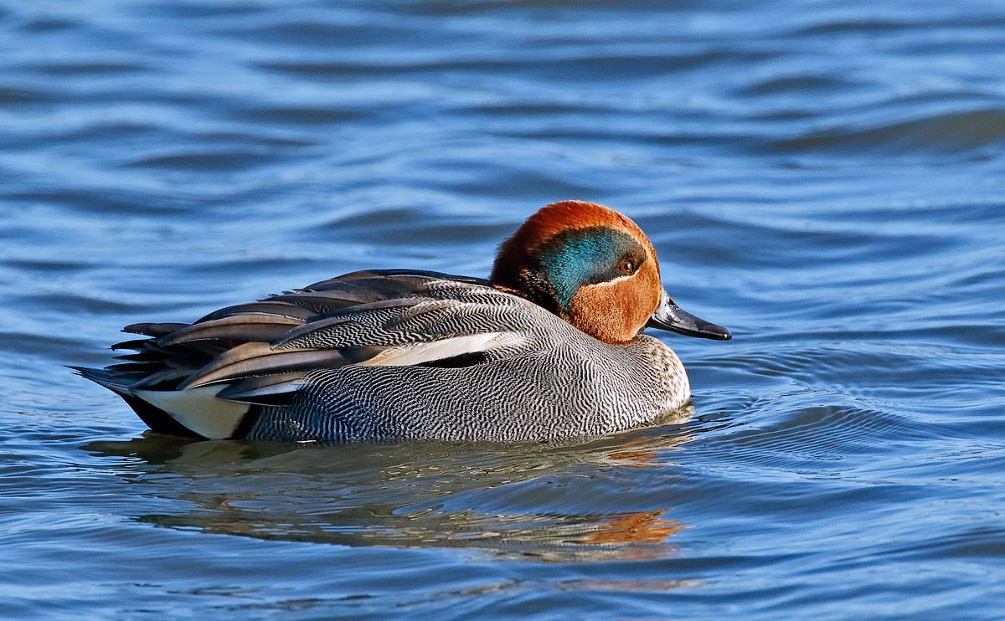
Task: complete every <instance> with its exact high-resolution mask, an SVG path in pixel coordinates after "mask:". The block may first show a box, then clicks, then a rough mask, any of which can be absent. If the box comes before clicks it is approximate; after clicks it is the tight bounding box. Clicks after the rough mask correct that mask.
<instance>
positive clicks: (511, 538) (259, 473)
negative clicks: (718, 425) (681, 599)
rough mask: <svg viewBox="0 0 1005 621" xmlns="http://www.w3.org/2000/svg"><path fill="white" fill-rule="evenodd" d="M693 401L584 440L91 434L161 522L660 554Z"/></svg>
mask: <svg viewBox="0 0 1005 621" xmlns="http://www.w3.org/2000/svg"><path fill="white" fill-rule="evenodd" d="M690 414H691V410H690V408H688V411H687V412H684V413H683V415H681V414H680V413H678V415H677V417H675V418H674V419H673V421H670V422H667V421H663V423H662V424H661V425H660V426H657V427H649V428H645V429H637V430H634V431H632V432H630V433H626V434H621V435H618V436H612V437H606V438H603V439H599V440H594V441H589V442H580V443H578V444H575V443H566V444H554V443H550V444H533V445H530V444H522V445H495V444H457V443H433V442H423V443H414V444H395V445H377V444H349V445H339V446H316V445H306V446H304V445H300V446H298V445H290V444H272V443H262V442H238V441H218V442H189V441H185V440H180V439H177V438H171V437H167V436H159V435H156V434H149V435H146V436H144V437H141V438H137V439H135V440H132V441H129V442H96V443H93V444H89V445H87V446H85V447H83V448H84V449H86V450H89V451H92V452H94V453H95V454H97V455H100V456H104V457H108V458H118V459H120V460H122V467H121V469H120V470H118V472H119V473H120V474H121V476H122V478H123V479H124V480H125V481H126V482H127V483H128V484H136V489H135V490H133V494H134V495H137V496H138V498H137V503H136V507H137V514H136V515H134V516H133V518H134V519H136V520H138V521H142V522H148V523H151V524H155V525H158V526H162V527H169V528H179V529H198V530H201V531H203V532H207V533H223V534H229V535H240V536H247V537H255V538H259V539H282V540H288V541H305V542H316V543H330V544H341V545H349V546H395V547H451V548H468V549H476V550H482V551H487V552H489V553H492V554H495V555H497V556H503V557H506V556H512V557H517V558H521V559H527V558H537V559H540V560H546V561H568V560H578V561H584V560H585V561H589V560H616V559H638V558H660V557H665V556H667V555H671V554H673V552H674V548H673V546H672V545H671V543H670V539H671V538H672V537H673V536H674V535H675V534H676V533H678V532H679V531H680V530H681V529H683V528H684V527H685V526H684V525H683V524H681V523H680V522H678V521H677V520H674V519H672V518H671V517H669V512H670V508H669V506H667V505H668V504H669V502H670V501H672V497H673V486H674V476H675V472H674V464H673V462H672V461H671V457H672V455H673V454H674V453H675V452H676V451H678V450H679V449H678V448H677V447H679V446H680V445H682V444H684V443H686V442H687V441H689V440H690V439H691V437H692V436H691V435H690V434H689V433H688V428H687V426H686V425H684V424H682V423H681V421H682V420H685V419H686V418H689V417H690ZM164 500H168V501H170V502H169V504H168V505H166V506H167V509H165V504H164V502H163V501H164ZM654 504H655V506H654ZM660 505H663V506H660ZM155 507H156V511H157V512H152V511H150V512H148V510H153V509H154V508H155Z"/></svg>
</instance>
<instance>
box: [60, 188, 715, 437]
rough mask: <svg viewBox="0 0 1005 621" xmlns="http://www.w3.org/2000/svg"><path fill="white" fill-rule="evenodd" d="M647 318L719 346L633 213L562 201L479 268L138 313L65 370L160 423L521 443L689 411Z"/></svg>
mask: <svg viewBox="0 0 1005 621" xmlns="http://www.w3.org/2000/svg"><path fill="white" fill-rule="evenodd" d="M646 328H656V329H662V330H669V331H673V332H677V333H680V334H683V335H687V336H692V337H701V338H708V339H715V340H729V339H730V338H731V334H730V332H729V330H727V329H726V328H724V327H722V326H719V325H716V324H713V323H710V322H707V321H705V320H703V319H700V318H698V317H696V316H695V315H692V314H690V313H688V312H686V311H684V310H682V309H681V308H680V307H678V306H677V304H676V303H675V302H674V301H673V299H672V298H671V297H670V296H669V295H668V294H667V291H666V289H665V288H664V287H663V284H662V281H661V278H660V267H659V263H658V261H657V258H656V251H655V249H654V247H653V244H652V242H651V241H650V240H649V238H648V237H647V236H646V235H645V233H643V232H642V229H641V228H639V226H638V225H637V224H636V223H635V222H633V221H632V220H631V219H630V218H628V217H627V216H625V215H623V214H621V213H620V212H618V211H615V210H613V209H611V208H609V207H605V206H602V205H599V204H596V203H591V202H585V201H576V200H566V201H561V202H556V203H552V204H550V205H547V206H545V207H543V208H541V209H540V210H538V211H537V212H535V213H534V214H533V215H531V216H530V217H529V218H528V219H527V220H526V221H525V222H524V223H523V224H522V225H521V226H520V227H519V228H518V229H517V230H516V232H515V233H514V234H513V235H512V236H511V237H509V238H508V239H507V240H506V241H504V242H503V243H502V244H501V246H500V247H499V251H498V253H497V256H496V259H495V262H494V264H493V268H492V272H491V275H490V277H489V278H488V279H482V278H474V277H468V276H454V275H449V274H444V273H439V272H431V271H424V270H409V269H380V270H364V271H356V272H351V273H348V274H343V275H341V276H337V277H335V278H331V279H329V280H323V281H321V282H317V283H314V284H312V285H309V286H307V287H304V288H302V289H294V290H291V291H286V292H284V293H282V294H277V295H271V296H269V297H266V298H263V299H260V300H258V301H254V302H249V303H243V304H237V305H234V306H228V307H226V308H222V309H220V310H217V311H214V312H211V313H209V314H208V315H205V316H204V317H202V318H200V319H198V320H196V321H194V322H192V323H135V324H132V325H128V326H126V327H125V328H123V332H125V333H128V334H131V335H134V336H136V337H139V338H130V339H129V340H126V341H123V342H120V343H117V344H115V345H113V346H112V349H113V350H116V351H123V350H124V351H125V352H129V353H123V354H119V355H118V356H117V358H118V360H119V362H117V363H114V364H111V365H110V366H107V367H105V368H100V369H96V368H85V367H72V368H73V369H74V370H75V371H77V372H78V373H79V374H80V375H82V376H83V377H85V378H87V379H89V380H92V381H94V382H96V383H97V384H99V385H101V386H103V387H105V388H107V389H109V390H111V391H112V392H114V393H115V394H117V395H118V396H119V397H121V398H122V399H123V400H124V401H125V402H126V404H128V405H129V406H130V407H131V408H132V409H133V410H134V411H135V413H136V414H137V415H138V416H139V417H140V419H141V420H142V421H143V422H144V423H145V424H146V425H147V426H148V427H149V428H150V430H152V431H153V432H157V433H162V434H170V435H175V436H187V437H192V438H199V439H208V440H228V439H236V440H265V441H290V442H305V443H306V442H333V443H341V442H353V441H404V440H441V441H476V442H478V441H489V442H524V441H548V440H559V439H569V438H576V437H596V436H601V435H606V434H611V433H617V432H621V431H625V430H627V429H630V428H633V427H637V426H640V425H644V424H646V423H649V422H651V421H654V420H656V419H657V418H659V417H660V416H662V415H665V414H667V413H668V412H673V411H676V410H679V409H681V408H683V407H684V406H686V405H688V404H689V403H690V400H691V388H690V383H689V381H688V376H687V372H686V371H685V369H684V365H683V364H682V363H681V360H680V358H679V357H678V356H677V355H676V354H675V353H674V351H673V350H672V349H671V348H670V347H668V346H667V345H666V344H664V343H663V342H662V341H660V340H659V339H657V338H655V337H652V336H649V335H646V334H643V331H644V330H645V329H646Z"/></svg>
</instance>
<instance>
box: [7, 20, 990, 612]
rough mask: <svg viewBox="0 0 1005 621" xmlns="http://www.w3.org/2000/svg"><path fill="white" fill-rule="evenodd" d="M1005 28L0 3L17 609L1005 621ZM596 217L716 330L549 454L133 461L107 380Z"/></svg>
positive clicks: (441, 449) (151, 447)
mask: <svg viewBox="0 0 1005 621" xmlns="http://www.w3.org/2000/svg"><path fill="white" fill-rule="evenodd" d="M1003 148H1005V5H1002V4H1001V3H995V2H976V1H974V2H944V3H933V2H929V3H921V2H896V1H893V0H878V1H874V2H868V3H865V2H859V3H847V2H840V1H838V0H825V1H817V2H809V3H796V2H761V3H748V2H727V1H723V2H674V3H669V2H646V1H639V2H564V1H547V2H546V1H537V2H534V1H530V0H526V1H514V2H495V1H482V2H460V1H458V2H444V1H434V0H426V1H401V2H395V1H390V0H388V1H377V0H372V1H368V2H353V3H315V2H257V1H255V0H232V1H220V2H201V1H200V2H195V1H180V0H166V1H159V2H133V1H128V2H127V1H124V0H92V1H89V2H74V3H69V2H58V1H52V2H48V1H36V2H14V1H7V2H2V3H0V300H2V303H0V394H2V395H3V398H2V401H0V446H2V448H0V455H2V461H0V617H3V618H19V617H21V618H39V617H56V618H59V617H73V618H87V617H92V618H93V617H104V618H152V619H162V618H169V617H174V616H192V617H195V616H200V617H202V616H205V615H224V617H225V618H232V617H251V618H260V617H272V616H277V617H278V616H282V617H284V618H331V617H371V618H373V617H377V618H382V617H413V616H417V615H429V616H430V617H431V618H450V617H453V618H456V617H468V616H471V617H474V616H488V615H490V614H491V615H496V616H500V617H502V616H508V617H518V618H523V617H525V616H530V615H535V614H536V615H538V616H540V617H542V618H556V617H562V618H716V619H719V618H735V619H778V618H792V619H808V618H813V619H860V618H905V617H908V618H919V619H929V618H931V619H947V618H952V619H965V618H975V619H978V618H980V619H991V618H1001V617H1003V616H1005V347H1003V346H1005V304H1003V300H1005V160H1003V157H1002V154H1003ZM564 198H580V199H586V200H593V201H597V202H602V203H605V204H609V205H611V206H614V207H617V208H619V209H621V210H623V211H625V212H626V213H628V214H629V215H631V216H632V217H633V218H635V219H636V220H637V221H638V222H639V223H640V225H641V226H642V228H643V229H645V230H646V231H647V232H648V233H649V234H650V236H651V237H652V239H653V241H654V243H655V245H656V248H657V251H658V253H659V254H660V257H661V260H662V264H663V276H664V280H665V282H666V285H667V287H668V289H669V291H670V293H671V294H672V295H673V296H674V298H675V299H676V300H677V301H678V302H679V303H680V304H681V305H682V306H683V307H684V308H687V309H688V310H691V311H693V312H695V313H696V314H698V315H700V316H702V317H704V318H706V319H708V320H711V321H714V322H716V323H720V324H722V325H725V326H727V327H729V328H730V329H731V330H732V331H733V334H734V340H733V341H730V342H728V343H716V342H710V341H699V340H696V339H687V338H683V337H677V336H674V335H660V336H661V338H664V339H665V342H667V343H668V344H670V345H671V346H672V347H674V348H675V349H676V350H677V351H678V353H679V354H680V355H681V357H682V358H683V359H684V361H685V364H686V365H687V367H688V369H689V371H690V375H691V381H692V385H693V387H694V412H693V415H692V418H691V419H690V421H688V422H685V423H681V424H672V425H664V426H660V427H656V428H650V429H644V430H636V431H632V432H628V433H625V434H622V435H617V436H612V437H608V438H603V439H599V440H594V441H590V442H585V443H573V444H568V445H561V446H548V445H520V446H492V445H456V444H439V443H429V444H413V445H403V446H371V445H355V446H345V447H331V448H322V449H318V448H302V447H295V446H284V445H271V444H255V443H237V442H196V443H185V442H181V441H177V440H172V439H170V438H165V437H156V436H146V435H145V434H144V427H143V425H142V423H141V422H140V421H139V420H138V419H137V418H136V417H135V416H134V415H133V414H132V413H131V412H130V411H129V410H128V408H127V407H126V406H125V405H124V404H123V403H121V401H119V400H118V399H117V398H116V397H115V396H114V395H112V394H111V393H109V392H107V391H104V390H102V389H101V388H99V387H97V386H95V385H92V384H89V383H88V382H86V381H84V380H82V379H80V378H78V377H75V376H74V375H72V374H71V373H70V372H69V371H67V370H66V369H65V368H64V366H63V365H67V364H76V365H87V366H100V365H102V364H104V363H106V362H107V361H108V359H109V352H108V351H107V350H106V349H105V348H106V347H107V345H108V344H110V343H112V342H115V341H116V340H117V339H118V338H119V335H118V333H117V330H118V329H119V327H120V326H122V325H125V324H128V323H132V322H136V321H151V320H153V321H158V320H159V321H187V320H192V319H194V318H196V317H198V316H200V315H202V314H204V313H206V312H209V311H211V310H213V309H216V308H219V307H221V306H224V305H228V304H233V303H237V302H241V301H246V300H250V299H254V298H257V297H261V296H263V295H266V294H269V293H273V292H277V291H281V290H284V289H289V288H292V287H297V286H302V285H305V284H308V283H310V282H314V281H317V280H320V279H323V278H327V277H330V276H333V275H336V274H339V273H342V272H346V271H350V270H355V269H361V268H370V267H376V268H387V267H411V268H421V269H431V270H440V271H447V272H452V273H460V274H469V275H475V276H485V275H487V273H488V271H489V268H490V266H491V262H492V258H493V254H494V252H495V249H496V247H497V244H498V243H499V242H500V241H501V240H502V239H503V238H504V237H505V236H506V235H508V234H510V233H511V232H512V231H513V230H514V229H515V228H516V226H518V224H519V223H520V222H521V221H522V220H523V219H524V218H525V217H526V216H527V215H529V214H530V213H531V212H532V211H533V210H535V209H536V208H538V207H540V206H541V205H544V204H546V203H548V202H552V201H554V200H559V199H564Z"/></svg>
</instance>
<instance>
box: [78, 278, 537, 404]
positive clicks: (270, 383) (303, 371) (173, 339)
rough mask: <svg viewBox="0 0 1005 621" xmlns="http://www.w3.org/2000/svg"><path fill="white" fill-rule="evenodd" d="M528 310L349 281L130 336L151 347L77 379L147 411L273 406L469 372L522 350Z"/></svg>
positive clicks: (427, 287) (452, 287) (391, 283)
mask: <svg viewBox="0 0 1005 621" xmlns="http://www.w3.org/2000/svg"><path fill="white" fill-rule="evenodd" d="M528 308H529V309H535V310H536V309H537V307H534V306H533V305H532V304H530V303H529V302H526V301H525V300H522V299H521V298H518V297H516V296H513V295H510V294H508V293H504V292H502V291H499V290H497V289H494V288H492V287H491V286H489V283H488V281H485V280H482V279H476V278H468V277H461V276H452V275H448V274H440V273H437V272H424V271H406V270H371V271H361V272H353V273H350V274H345V275H343V276H339V277H336V278H332V279H329V280H325V281H321V282H318V283H314V284H313V285H310V286H307V287H305V288H303V289H297V290H293V291H287V292H285V293H282V294H279V295H273V296H270V297H268V298H265V299H263V300H259V301H257V302H251V303H246V304H238V305H235V306H229V307H227V308H223V309H220V310H218V311H215V312H213V313H210V314H208V315H206V316H204V317H202V318H200V319H199V320H197V321H196V322H194V323H192V324H174V323H142V324H133V325H130V326H126V327H125V328H124V329H123V331H125V332H129V333H133V334H137V335H141V336H144V337H147V338H142V339H131V340H127V341H123V342H121V343H118V344H116V345H114V346H113V349H115V350H129V351H131V352H132V353H128V354H125V355H120V356H119V357H118V358H119V359H120V360H122V362H121V363H118V364H115V365H112V366H109V367H106V368H105V369H78V370H79V371H80V372H81V373H82V374H83V375H84V376H85V377H88V378H89V379H92V380H94V381H96V382H98V383H99V384H102V385H103V386H106V387H107V388H110V389H111V390H113V391H115V392H117V393H119V394H120V395H122V396H123V397H126V396H134V397H135V396H138V397H140V398H141V399H144V400H146V401H148V402H149V401H150V399H149V398H147V397H149V396H150V394H151V393H156V392H161V393H163V392H164V391H175V392H183V393H186V394H191V395H195V394H212V396H213V397H214V398H218V399H226V400H229V401H239V402H245V403H257V404H261V405H279V404H284V403H288V402H290V401H291V400H292V398H293V396H294V395H295V393H296V392H297V391H298V390H300V389H301V388H302V387H303V385H304V382H303V380H304V377H305V376H306V375H307V373H308V372H310V371H312V370H315V369H318V368H329V369H337V368H339V367H342V366H345V365H349V364H358V365H380V366H395V365H423V366H466V365H468V364H476V363H478V362H480V361H483V360H486V359H487V358H488V357H500V356H504V355H507V354H509V353H512V352H513V351H516V350H520V349H521V345H524V344H525V342H526V339H525V337H523V336H521V334H522V332H521V330H522V329H524V328H526V327H528V326H530V325H532V324H533V322H534V315H535V313H533V312H530V313H528V312H520V309H524V310H525V311H526V310H527V309H528ZM542 312H544V311H543V309H542ZM528 315H530V316H529V317H528ZM161 396H163V395H161ZM127 401H129V400H128V399H127ZM131 405H132V404H131Z"/></svg>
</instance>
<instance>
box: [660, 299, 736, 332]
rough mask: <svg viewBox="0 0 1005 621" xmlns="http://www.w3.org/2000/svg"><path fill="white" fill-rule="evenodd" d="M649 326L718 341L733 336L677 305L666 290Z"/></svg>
mask: <svg viewBox="0 0 1005 621" xmlns="http://www.w3.org/2000/svg"><path fill="white" fill-rule="evenodd" d="M646 327H647V328H659V329H660V330H670V331H672V332H679V333H680V334H684V335H686V336H697V337H699V338H703V339H715V340H717V341H728V340H729V339H731V338H733V335H732V334H730V333H729V330H727V329H726V328H723V327H722V326H717V325H715V324H714V323H710V322H708V321H705V320H704V319H701V318H700V317H695V316H694V315H692V314H691V313H689V312H687V311H686V310H684V309H682V308H681V307H679V306H677V304H676V303H674V301H673V300H671V299H670V296H669V295H667V292H666V291H663V293H662V294H661V295H660V305H659V306H658V307H657V308H656V312H655V313H653V316H652V317H650V318H649V322H648V323H647V324H646Z"/></svg>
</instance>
